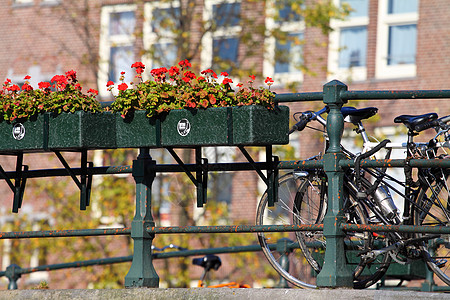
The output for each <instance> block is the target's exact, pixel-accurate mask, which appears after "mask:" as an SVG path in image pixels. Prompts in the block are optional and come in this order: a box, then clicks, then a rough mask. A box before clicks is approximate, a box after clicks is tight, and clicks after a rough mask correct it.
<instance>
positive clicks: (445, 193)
mask: <svg viewBox="0 0 450 300" xmlns="http://www.w3.org/2000/svg"><path fill="white" fill-rule="evenodd" d="M449 175H450V170H444V169H438V168H436V169H431V170H429V174H428V175H427V176H424V177H423V178H424V179H423V180H422V181H423V183H424V186H426V188H422V190H421V191H420V193H419V196H418V197H417V202H416V207H415V209H414V224H415V225H424V226H450V201H449V186H450V182H449V181H450V180H449ZM417 235H418V236H419V237H426V236H427V235H428V236H432V237H433V238H432V239H428V241H427V242H424V243H423V244H422V245H421V246H420V248H421V250H422V251H423V253H424V257H425V260H426V263H427V265H428V266H429V267H430V269H431V270H432V271H433V272H434V273H435V274H436V275H437V276H438V277H439V278H440V279H441V280H442V281H443V282H444V283H446V284H447V285H450V235H448V234H440V235H439V236H436V235H435V234H433V235H430V234H417Z"/></svg>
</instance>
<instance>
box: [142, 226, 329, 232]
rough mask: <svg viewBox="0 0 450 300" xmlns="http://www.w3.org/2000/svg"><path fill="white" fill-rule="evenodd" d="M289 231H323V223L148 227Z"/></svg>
mask: <svg viewBox="0 0 450 300" xmlns="http://www.w3.org/2000/svg"><path fill="white" fill-rule="evenodd" d="M288 231H323V224H313V225H309V224H308V225H224V226H177V227H154V226H152V227H147V232H148V233H155V234H161V233H166V234H168V233H172V234H174V233H253V232H288Z"/></svg>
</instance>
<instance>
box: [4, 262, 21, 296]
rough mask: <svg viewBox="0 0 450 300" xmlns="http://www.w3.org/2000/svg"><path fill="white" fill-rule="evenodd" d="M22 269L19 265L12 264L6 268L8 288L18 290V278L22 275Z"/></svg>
mask: <svg viewBox="0 0 450 300" xmlns="http://www.w3.org/2000/svg"><path fill="white" fill-rule="evenodd" d="M20 270H22V269H21V268H20V267H19V266H18V265H14V264H13V265H10V266H8V267H7V268H6V272H5V276H6V277H7V278H8V280H9V284H8V290H17V280H19V278H20V277H21V276H22V273H21V272H20Z"/></svg>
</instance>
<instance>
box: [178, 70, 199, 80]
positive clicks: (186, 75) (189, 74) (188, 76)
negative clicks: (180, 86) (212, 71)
mask: <svg viewBox="0 0 450 300" xmlns="http://www.w3.org/2000/svg"><path fill="white" fill-rule="evenodd" d="M183 75H184V77H183V78H181V79H182V80H183V81H184V82H190V81H191V80H192V79H196V78H197V76H195V74H194V73H192V72H191V71H186V72H184V74H183Z"/></svg>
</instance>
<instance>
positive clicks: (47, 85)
mask: <svg viewBox="0 0 450 300" xmlns="http://www.w3.org/2000/svg"><path fill="white" fill-rule="evenodd" d="M38 86H39V88H40V89H41V90H45V89H49V88H50V87H51V84H50V83H49V82H43V81H42V82H39V83H38Z"/></svg>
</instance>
